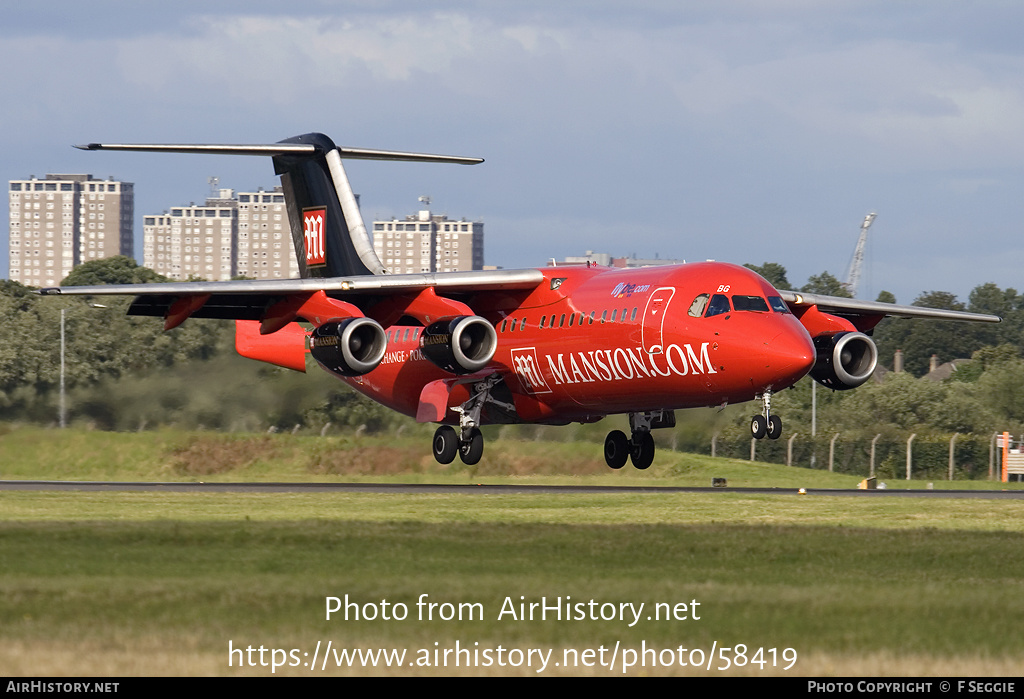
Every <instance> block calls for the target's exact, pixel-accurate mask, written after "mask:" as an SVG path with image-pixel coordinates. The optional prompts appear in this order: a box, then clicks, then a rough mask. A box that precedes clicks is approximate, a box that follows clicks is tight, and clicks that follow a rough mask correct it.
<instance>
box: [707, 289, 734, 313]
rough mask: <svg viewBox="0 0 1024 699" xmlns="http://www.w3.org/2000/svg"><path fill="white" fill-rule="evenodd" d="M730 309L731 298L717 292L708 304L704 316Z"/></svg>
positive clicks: (725, 311)
mask: <svg viewBox="0 0 1024 699" xmlns="http://www.w3.org/2000/svg"><path fill="white" fill-rule="evenodd" d="M729 310H730V309H729V298H728V297H727V296H725V295H723V294H715V295H714V296H712V297H711V303H709V304H708V312H707V313H706V314H704V317H705V318H710V317H711V316H717V315H720V314H722V313H728V312H729Z"/></svg>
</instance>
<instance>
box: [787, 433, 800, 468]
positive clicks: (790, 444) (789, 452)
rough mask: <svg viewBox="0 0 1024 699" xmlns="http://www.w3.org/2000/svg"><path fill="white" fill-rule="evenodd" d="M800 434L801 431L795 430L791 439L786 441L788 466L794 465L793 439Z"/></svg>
mask: <svg viewBox="0 0 1024 699" xmlns="http://www.w3.org/2000/svg"><path fill="white" fill-rule="evenodd" d="M798 434H800V433H799V432H794V433H793V434H792V435H790V437H789V441H788V442H787V443H786V465H787V466H792V465H793V440H794V439H796V436H797V435H798Z"/></svg>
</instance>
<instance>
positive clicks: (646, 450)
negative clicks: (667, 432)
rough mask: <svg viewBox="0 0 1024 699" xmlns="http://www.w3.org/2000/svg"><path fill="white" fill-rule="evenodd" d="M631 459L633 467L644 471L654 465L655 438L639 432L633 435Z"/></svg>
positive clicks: (648, 433)
mask: <svg viewBox="0 0 1024 699" xmlns="http://www.w3.org/2000/svg"><path fill="white" fill-rule="evenodd" d="M631 446H632V449H631V450H630V453H629V457H630V458H631V459H632V460H633V467H634V468H636V469H639V470H640V471H643V470H644V469H646V468H648V467H650V465H651V464H653V463H654V437H652V436H651V433H650V432H639V433H635V434H634V435H633V441H632V443H631Z"/></svg>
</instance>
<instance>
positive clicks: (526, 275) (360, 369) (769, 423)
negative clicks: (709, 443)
mask: <svg viewBox="0 0 1024 699" xmlns="http://www.w3.org/2000/svg"><path fill="white" fill-rule="evenodd" d="M78 147H79V148H82V149H85V150H120V151H151V152H153V151H155V152H171V153H209V154H233V155H264V156H270V157H272V158H273V163H274V168H275V172H276V173H277V174H278V175H280V176H281V182H282V184H283V188H284V193H285V200H286V203H287V206H288V214H289V218H290V220H291V225H292V238H293V241H294V244H295V250H296V254H297V256H298V261H299V266H300V269H301V270H302V278H301V279H288V280H280V281H276V280H259V281H229V282H183V283H171V284H138V285H130V286H125V285H110V286H88V287H65V288H54V289H44V290H42V291H41V293H43V294H78V295H100V294H128V295H133V296H135V300H134V302H133V303H132V304H131V306H130V308H129V310H128V313H129V314H132V315H143V316H161V317H163V318H164V319H165V328H166V329H170V328H173V327H175V326H177V325H179V324H181V323H182V322H184V321H185V320H186V319H187V318H189V317H196V318H225V319H234V320H235V321H236V326H237V327H236V343H235V344H236V348H237V350H238V352H239V353H240V354H242V355H243V356H246V357H250V358H252V359H257V360H260V361H264V362H269V363H272V364H276V365H279V366H284V367H288V368H291V369H295V370H297V371H305V369H306V358H305V355H306V353H307V352H309V353H310V354H312V356H313V358H314V359H315V360H316V362H317V363H318V364H319V365H320V366H321V367H323V368H324V369H325V370H326V371H328V372H330V373H331V374H334V375H335V376H337V377H339V378H340V379H341V380H343V381H345V382H346V383H347V384H348V385H350V386H351V387H352V388H354V389H355V390H357V391H359V392H360V393H363V394H364V395H366V396H369V397H370V398H372V399H373V400H375V401H377V402H379V403H382V404H384V405H386V406H387V407H389V408H391V409H393V410H397V411H399V412H401V413H404V414H406V415H410V416H414V417H415V418H416V420H418V421H420V422H436V423H441V426H440V427H438V429H437V431H436V432H435V434H434V440H433V453H434V457H435V458H436V459H437V460H438V461H439V462H441V463H444V464H447V463H451V462H452V461H453V460H454V459H455V457H456V455H459V456H460V457H461V458H462V460H463V461H464V462H465V463H467V464H475V463H477V462H478V461H479V460H480V458H481V455H482V454H483V436H482V435H481V433H480V430H479V427H480V426H481V425H486V424H507V423H521V422H530V423H543V424H551V425H564V424H568V423H570V422H594V421H597V420H600V419H601V418H603V417H605V416H606V415H611V414H615V413H625V414H626V415H628V417H629V426H630V431H631V435H630V436H628V437H627V436H626V434H624V433H623V432H621V431H619V430H614V431H612V432H610V433H609V434H608V437H607V438H606V440H605V448H604V455H605V460H606V462H607V463H608V465H609V466H611V467H612V468H621V467H622V466H623V465H625V463H626V461H627V460H632V462H633V465H634V466H635V467H636V468H639V469H644V468H647V467H648V466H650V465H651V463H652V462H653V460H654V451H655V448H654V440H653V438H652V437H651V430H652V429H657V428H663V427H672V426H674V425H675V413H674V411H675V410H677V409H682V408H695V407H702V406H720V405H724V404H726V403H739V402H743V401H749V400H758V401H760V403H761V410H760V412H759V414H757V415H754V416H753V418H752V419H751V422H750V429H751V434H752V435H753V436H754V437H756V438H758V439H760V438H763V437H768V438H769V439H778V438H779V436H780V435H781V434H782V421H781V419H780V418H779V416H778V415H774V414H772V412H771V397H772V395H773V394H774V393H775V392H777V391H780V390H782V389H784V388H788V387H790V386H792V385H793V384H794V383H796V382H797V381H798V380H799V379H800V378H802V377H803V376H804V375H806V374H808V373H810V374H811V376H812V377H813V378H814V379H815V380H817V381H818V382H819V383H821V384H823V385H825V386H827V387H828V388H832V389H839V390H843V389H850V388H855V387H857V386H860V385H861V384H863V383H864V382H865V381H867V380H868V378H869V377H870V376H871V374H872V372H873V371H874V369H875V364H876V362H877V358H878V353H877V350H876V348H875V344H874V342H873V341H872V340H871V337H870V335H871V333H872V330H873V328H874V327H875V325H876V324H877V323H878V322H879V321H880V320H881V319H882V318H883V317H885V316H887V315H888V316H902V317H918V318H938V319H946V320H970V321H982V322H998V321H999V318H998V317H996V316H987V315H979V314H971V313H963V312H957V311H946V310H937V309H927V308H919V307H916V306H896V305H892V304H884V303H876V302H869V301H858V300H854V299H845V298H835V297H830V296H820V295H814V294H802V293H798V292H794V291H779V290H776V289H775V288H774V287H772V285H771V284H769V283H768V282H767V281H766V280H765V279H763V278H762V277H761V276H759V275H758V274H756V273H754V272H753V271H751V270H749V269H747V268H745V267H740V266H736V265H732V264H723V263H719V262H701V263H694V264H683V265H676V266H666V267H648V268H643V269H613V268H608V267H603V266H598V265H587V266H572V267H549V268H545V269H529V270H497V271H474V272H450V273H438V274H394V275H392V274H389V273H388V271H387V270H386V269H385V268H384V266H383V265H382V264H381V261H380V259H378V257H377V255H376V253H375V252H374V248H373V243H372V241H371V239H370V238H369V236H368V235H367V232H366V228H365V226H364V224H363V221H362V216H361V214H360V212H359V208H358V205H357V203H356V198H355V195H354V194H353V192H352V188H351V186H350V184H349V180H348V177H347V175H346V174H345V170H344V167H343V165H342V160H343V159H376V160H405V161H427V162H443V163H461V164H474V163H479V162H482V161H481V160H479V159H476V158H461V157H455V156H438V155H427V154H420V153H399V152H393V151H377V150H365V149H354V148H339V147H337V146H336V145H335V144H334V143H333V142H332V141H331V139H329V138H328V137H326V136H324V135H323V134H315V133H314V134H305V135H303V136H297V137H294V138H290V139H287V140H285V141H281V142H280V143H275V144H270V145H255V146H251V145H172V144H163V145H159V144H157V145H154V144H145V145H143V144H98V143H92V144H89V145H85V146H78ZM300 322H302V323H305V324H306V325H307V326H311V327H312V330H307V329H306V328H305V327H304V326H302V325H300V324H299V323H300ZM453 426H457V427H458V428H459V429H458V430H456V429H455V428H454V427H453Z"/></svg>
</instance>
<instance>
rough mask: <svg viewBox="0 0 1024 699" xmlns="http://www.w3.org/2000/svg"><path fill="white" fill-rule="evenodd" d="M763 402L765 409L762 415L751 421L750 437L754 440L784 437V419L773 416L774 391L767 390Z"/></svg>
mask: <svg viewBox="0 0 1024 699" xmlns="http://www.w3.org/2000/svg"><path fill="white" fill-rule="evenodd" d="M760 397H761V402H762V403H763V404H764V408H762V410H761V414H760V415H755V416H754V417H752V418H751V419H750V436H751V437H753V438H754V439H763V438H764V437H767V438H768V439H778V438H779V437H781V436H782V418H780V417H779V416H778V415H772V391H771V389H768V390H766V391H765V392H764V393H763V394H761V396H760Z"/></svg>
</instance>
